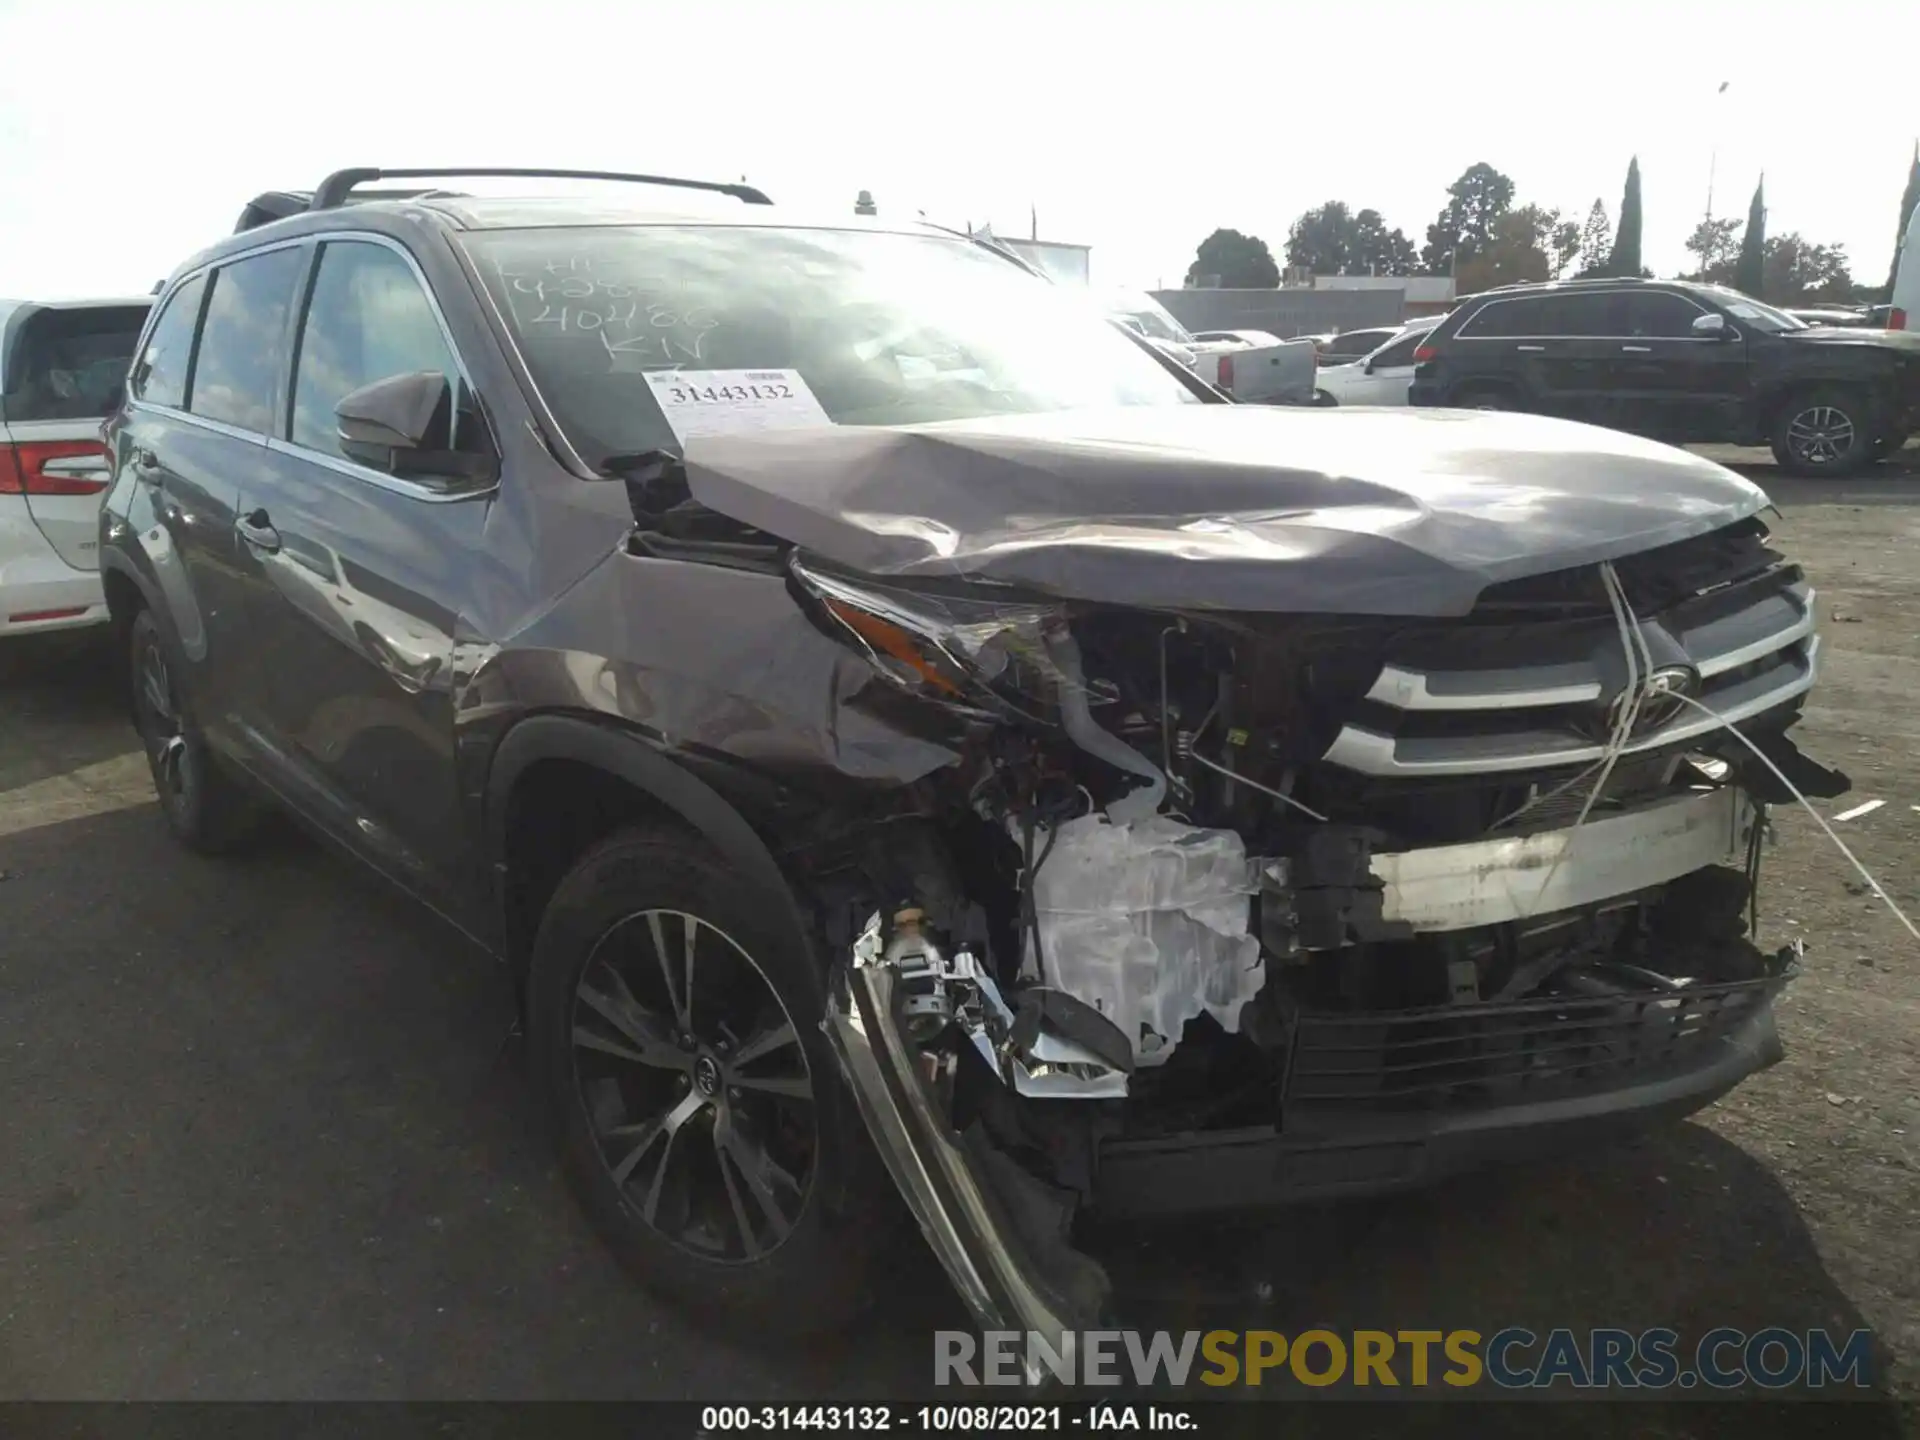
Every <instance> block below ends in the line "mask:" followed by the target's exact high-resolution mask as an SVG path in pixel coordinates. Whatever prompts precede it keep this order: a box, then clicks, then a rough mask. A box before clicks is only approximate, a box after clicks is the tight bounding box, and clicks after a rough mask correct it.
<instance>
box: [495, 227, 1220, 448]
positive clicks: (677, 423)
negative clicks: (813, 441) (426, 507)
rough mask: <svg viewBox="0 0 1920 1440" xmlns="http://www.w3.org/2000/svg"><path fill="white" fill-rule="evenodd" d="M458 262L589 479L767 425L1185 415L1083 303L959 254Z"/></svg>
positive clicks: (889, 246)
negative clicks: (1162, 410)
mask: <svg viewBox="0 0 1920 1440" xmlns="http://www.w3.org/2000/svg"><path fill="white" fill-rule="evenodd" d="M463 243H464V244H465V245H467V246H468V248H469V249H470V250H471V251H472V252H473V255H474V257H475V260H476V262H477V268H478V270H479V272H480V275H481V278H482V280H483V282H484V283H485V284H486V285H487V287H488V288H489V290H490V291H491V292H492V294H493V298H494V300H495V301H496V303H497V304H498V305H499V308H500V311H501V313H502V315H503V316H505V317H506V320H507V324H508V326H509V327H510V328H511V329H512V331H513V335H514V340H515V341H516V343H517V344H518V345H519V347H520V351H521V354H522V355H523V356H524V357H525V359H526V363H527V367H528V369H529V370H530V371H531V372H532V376H533V380H534V383H535V384H536V385H537V386H538V387H539V389H540V393H541V395H542V396H543V397H544V398H545V400H546V402H547V404H548V406H549V408H551V409H552V411H553V413H554V417H555V419H556V420H558V422H559V423H560V426H561V427H562V429H564V430H565V431H566V433H567V436H568V438H569V439H570V440H571V441H572V442H573V445H574V447H575V448H576V449H577V450H579V451H580V453H581V454H582V455H583V456H585V457H586V458H587V459H589V460H590V461H593V462H594V463H598V462H600V461H602V460H604V459H606V458H607V457H608V456H610V455H616V454H637V453H644V452H646V451H649V450H669V451H674V452H678V451H679V450H680V449H681V448H682V447H681V442H682V441H683V440H684V439H685V438H686V437H687V436H688V435H689V434H695V433H697V434H713V433H722V432H724V431H726V430H729V429H762V428H769V427H770V426H772V425H776V424H793V423H814V424H817V423H821V422H822V421H823V420H824V421H830V422H832V423H834V424H839V425H892V424H912V423H920V422H925V421H935V420H961V419H972V418H976V417H979V416H983V415H1000V414H1012V413H1025V412H1032V411H1042V410H1067V409H1076V408H1081V407H1090V408H1092V407H1104V406H1115V405H1178V404H1182V403H1190V404H1199V403H1202V402H1201V401H1200V399H1199V397H1197V396H1196V395H1194V394H1193V392H1192V391H1190V390H1188V389H1187V388H1186V387H1185V386H1183V385H1182V384H1181V383H1180V382H1179V381H1178V380H1177V379H1176V378H1174V377H1173V376H1172V375H1171V374H1169V373H1168V372H1167V371H1166V370H1165V369H1164V368H1162V367H1161V366H1160V365H1159V364H1158V363H1157V362H1156V361H1155V360H1154V359H1153V358H1152V357H1151V356H1150V355H1148V354H1146V353H1145V352H1143V351H1142V350H1141V349H1140V347H1139V346H1138V345H1137V344H1135V343H1134V342H1132V341H1130V340H1128V339H1127V338H1126V337H1125V336H1124V335H1122V334H1120V333H1119V332H1118V331H1116V330H1115V329H1114V328H1113V326H1111V325H1108V324H1106V323H1104V322H1103V321H1101V320H1100V319H1099V318H1098V317H1097V316H1093V315H1089V314H1088V313H1087V308H1086V303H1085V300H1084V299H1080V298H1074V297H1073V296H1072V294H1071V292H1066V291H1062V290H1060V289H1058V288H1056V287H1055V286H1053V285H1050V284H1048V283H1047V282H1045V281H1043V280H1040V279H1037V278H1036V277H1034V276H1033V275H1031V274H1029V273H1027V272H1026V271H1024V270H1022V269H1020V268H1019V267H1018V266H1015V265H1012V264H1010V263H1008V261H1006V260H1005V259H1003V258H1001V257H1000V256H997V255H994V254H992V253H991V252H989V251H987V250H985V249H982V248H981V247H980V246H978V245H974V244H971V243H969V242H967V241H965V240H956V239H948V238H946V237H944V236H926V235H900V234H888V233H879V232H871V231H858V230H803V229H780V228H772V227H767V228H762V227H759V226H726V225H687V226H622V227H604V228H602V227H594V228H590V229H589V228H564V229H542V230H505V231H493V232H490V233H481V234H476V235H469V236H466V237H463ZM696 410H697V411H698V412H699V413H698V415H697V418H693V419H690V418H689V417H690V416H692V415H693V414H694V412H695V411H696ZM669 411H671V412H672V414H673V416H674V418H673V419H669V418H668V416H669ZM796 417H798V418H797V419H796ZM696 425H697V426H698V427H699V428H694V427H695V426H696Z"/></svg>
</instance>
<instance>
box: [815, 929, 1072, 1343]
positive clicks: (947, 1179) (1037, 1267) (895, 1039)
mask: <svg viewBox="0 0 1920 1440" xmlns="http://www.w3.org/2000/svg"><path fill="white" fill-rule="evenodd" d="M896 980H897V976H896V974H895V972H894V971H893V970H892V969H891V968H890V967H888V966H885V965H848V966H841V967H839V968H838V969H837V970H836V972H835V974H834V977H833V984H832V986H831V989H830V991H829V994H828V1000H827V1019H826V1031H827V1036H828V1039H829V1040H830V1041H831V1042H832V1044H833V1048H834V1050H835V1052H836V1054H837V1055H838V1057H839V1060H840V1064H841V1068H842V1070H843V1071H844V1073H845V1074H846V1077H847V1079H848V1081H849V1082H850V1083H851V1086H852V1089H853V1093H854V1099H855V1101H856V1102H857V1103H858V1105H859V1107H860V1114H861V1117H862V1118H863V1119H864V1120H865V1121H866V1122H867V1130H868V1132H869V1133H870V1134H871V1135H872V1136H873V1140H874V1144H875V1145H876V1146H877V1147H878V1148H879V1151H880V1156H881V1159H882V1160H884V1161H885V1162H886V1166H887V1170H888V1172H889V1173H890V1174H891V1175H892V1176H893V1180H894V1183H895V1184H896V1185H897V1186H899V1188H900V1194H901V1196H902V1197H903V1198H904V1199H905V1200H906V1202H907V1208H908V1209H910V1210H911V1211H912V1212H913V1216H914V1219H915V1220H917V1221H918V1222H919V1224H920V1229H921V1232H922V1233H923V1234H924V1235H925V1236H926V1237H927V1243H928V1244H929V1245H931V1246H932V1247H933V1253H934V1254H935V1255H936V1256H937V1257H938V1258H939V1260H940V1263H941V1265H942V1267H943V1268H945V1270H946V1272H947V1277H948V1278H949V1279H950V1280H951V1281H952V1282H953V1285H954V1288H955V1289H956V1290H957V1291H958V1292H959V1294H960V1298H961V1299H962V1300H963V1301H965V1302H966V1305H967V1308H968V1309H969V1310H971V1311H972V1312H973V1315H974V1318H975V1319H976V1320H977V1321H978V1322H979V1323H980V1325H981V1327H982V1328H983V1329H989V1330H1018V1331H1022V1332H1031V1333H1036V1334H1040V1335H1043V1336H1046V1337H1048V1341H1049V1343H1050V1344H1051V1345H1052V1346H1053V1347H1054V1348H1055V1350H1056V1353H1060V1354H1062V1355H1065V1354H1066V1353H1067V1352H1066V1350H1065V1349H1064V1347H1067V1346H1070V1345H1071V1344H1072V1343H1073V1335H1074V1332H1075V1331H1076V1330H1080V1329H1084V1328H1087V1327H1088V1326H1090V1325H1091V1324H1093V1323H1095V1321H1096V1320H1097V1318H1098V1317H1097V1315H1096V1314H1093V1313H1089V1307H1088V1304H1087V1302H1086V1301H1085V1300H1084V1299H1081V1300H1076V1299H1075V1298H1074V1297H1072V1296H1071V1295H1069V1294H1068V1293H1066V1292H1065V1290H1064V1288H1062V1287H1057V1286H1055V1285H1052V1284H1050V1283H1049V1282H1048V1280H1047V1279H1046V1277H1045V1275H1044V1268H1045V1267H1044V1266H1043V1264H1042V1262H1041V1260H1040V1258H1039V1257H1038V1256H1036V1255H1035V1254H1033V1253H1032V1251H1031V1250H1030V1249H1029V1247H1028V1246H1027V1245H1026V1244H1025V1243H1024V1242H1023V1241H1022V1239H1021V1237H1020V1228H1019V1226H1018V1225H1017V1224H1016V1223H1015V1222H1014V1220H1013V1217H1012V1216H1010V1215H1009V1214H1008V1213H1007V1211H1006V1208H1005V1205H1004V1203H1003V1201H1002V1200H1001V1198H1000V1196H999V1195H998V1194H996V1193H995V1191H994V1190H993V1188H992V1187H991V1185H990V1183H989V1182H988V1181H987V1179H986V1177H985V1174H984V1173H983V1166H982V1164H981V1157H980V1156H979V1155H978V1154H977V1152H975V1153H970V1152H969V1149H968V1147H967V1145H966V1142H965V1141H964V1140H963V1139H962V1138H961V1137H960V1136H959V1135H958V1134H956V1133H955V1132H954V1131H953V1129H952V1128H951V1126H949V1125H948V1124H947V1122H946V1121H945V1119H944V1118H943V1117H942V1116H941V1115H940V1113H939V1110H938V1108H937V1107H936V1105H935V1103H934V1100H933V1096H932V1094H931V1093H930V1091H929V1088H928V1085H927V1082H926V1080H925V1078H924V1077H923V1075H922V1072H921V1069H920V1062H919V1053H920V1052H919V1051H918V1050H917V1049H916V1048H915V1047H914V1046H913V1045H912V1044H911V1043H910V1042H909V1041H908V1039H907V1036H906V1034H905V1031H904V1027H903V1025H902V1024H901V1009H900V995H899V992H898V990H897V988H896ZM1028 1378H1029V1379H1031V1380H1038V1379H1039V1376H1038V1375H1037V1374H1035V1375H1030V1376H1029V1377H1028Z"/></svg>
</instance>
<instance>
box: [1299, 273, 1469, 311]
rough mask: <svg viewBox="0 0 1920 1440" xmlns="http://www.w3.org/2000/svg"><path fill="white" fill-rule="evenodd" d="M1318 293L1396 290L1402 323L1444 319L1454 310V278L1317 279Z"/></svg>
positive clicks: (1343, 277)
mask: <svg viewBox="0 0 1920 1440" xmlns="http://www.w3.org/2000/svg"><path fill="white" fill-rule="evenodd" d="M1313 288H1314V289H1316V290H1395V291H1398V292H1400V303H1401V307H1402V308H1401V313H1400V318H1401V319H1402V320H1412V319H1414V318H1415V317H1416V316H1420V315H1444V314H1446V313H1447V311H1449V310H1451V309H1452V308H1453V302H1454V293H1453V277H1452V276H1451V275H1316V276H1314V277H1313Z"/></svg>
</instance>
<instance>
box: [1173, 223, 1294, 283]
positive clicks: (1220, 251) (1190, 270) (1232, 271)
mask: <svg viewBox="0 0 1920 1440" xmlns="http://www.w3.org/2000/svg"><path fill="white" fill-rule="evenodd" d="M1209 277H1211V279H1212V282H1213V283H1215V284H1218V285H1219V286H1221V287H1222V288H1223V289H1227V290H1273V289H1277V288H1278V287H1279V284H1280V267H1279V266H1278V265H1276V264H1274V263H1273V252H1272V251H1271V250H1269V249H1267V242H1266V241H1264V240H1262V239H1260V238H1259V237H1258V236H1257V235H1242V234H1241V233H1240V232H1239V231H1238V230H1216V231H1214V232H1213V233H1212V234H1211V235H1209V236H1208V237H1207V238H1206V239H1204V240H1202V241H1201V242H1200V248H1199V250H1198V251H1196V252H1195V254H1194V257H1193V264H1192V265H1190V266H1188V267H1187V284H1189V285H1198V284H1199V283H1200V282H1201V281H1202V280H1203V279H1207V278H1209Z"/></svg>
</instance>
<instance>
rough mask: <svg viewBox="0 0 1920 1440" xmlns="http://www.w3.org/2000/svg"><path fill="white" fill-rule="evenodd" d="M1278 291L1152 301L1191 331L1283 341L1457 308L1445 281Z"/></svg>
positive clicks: (1347, 279)
mask: <svg viewBox="0 0 1920 1440" xmlns="http://www.w3.org/2000/svg"><path fill="white" fill-rule="evenodd" d="M1288 278H1289V280H1291V281H1295V282H1297V283H1290V284H1285V285H1281V286H1280V287H1279V288H1278V289H1275V290H1221V289H1215V288H1212V287H1208V286H1195V287H1190V288H1185V289H1180V290H1155V291H1154V292H1152V293H1153V298H1154V299H1156V300H1158V301H1159V302H1160V303H1161V304H1162V305H1164V306H1166V307H1167V309H1168V310H1170V311H1171V312H1172V313H1173V315H1174V317H1175V318H1176V319H1178V320H1179V321H1180V323H1181V324H1182V325H1184V326H1186V327H1187V328H1188V329H1189V330H1194V331H1200V330H1264V331H1266V332H1267V333H1268V334H1269V335H1278V336H1280V337H1281V339H1283V340H1286V339H1291V338H1293V337H1294V336H1296V335H1331V334H1337V333H1338V332H1340V331H1342V330H1360V329H1365V328H1369V327H1372V326H1376V325H1398V324H1401V323H1402V322H1403V321H1407V320H1411V319H1414V318H1415V317H1416V316H1420V315H1442V314H1445V313H1446V312H1447V311H1448V310H1451V309H1452V308H1453V280H1452V278H1451V277H1449V276H1446V275H1437V276H1434V275H1313V276H1308V275H1304V274H1293V273H1290V274H1289V276H1288Z"/></svg>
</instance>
